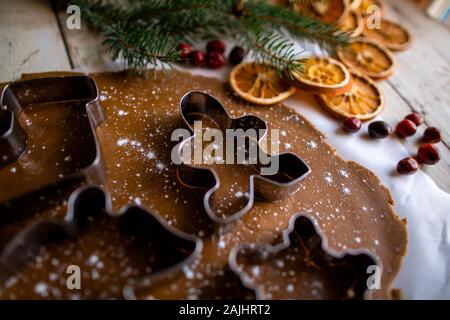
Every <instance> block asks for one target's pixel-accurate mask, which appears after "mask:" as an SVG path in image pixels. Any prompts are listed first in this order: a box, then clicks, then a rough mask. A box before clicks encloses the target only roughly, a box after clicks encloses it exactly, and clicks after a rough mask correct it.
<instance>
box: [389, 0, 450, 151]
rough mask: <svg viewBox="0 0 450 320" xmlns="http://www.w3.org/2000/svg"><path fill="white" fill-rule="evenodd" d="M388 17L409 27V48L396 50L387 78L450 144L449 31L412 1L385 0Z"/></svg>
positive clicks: (412, 107) (404, 98) (406, 100)
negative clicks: (411, 39)
mask: <svg viewBox="0 0 450 320" xmlns="http://www.w3.org/2000/svg"><path fill="white" fill-rule="evenodd" d="M385 3H386V4H387V5H386V9H387V10H386V14H387V17H389V18H392V19H393V20H394V21H398V22H400V23H402V24H403V25H405V27H407V28H408V29H409V30H411V31H412V32H413V34H414V37H415V38H416V40H415V43H414V46H413V47H412V49H410V50H407V51H404V52H400V53H396V58H397V59H396V63H397V66H396V74H395V75H394V76H393V77H391V78H389V80H388V82H389V84H390V85H391V86H392V88H393V89H394V90H395V91H396V92H397V94H398V95H399V96H400V97H402V99H403V100H404V101H405V102H406V103H407V104H408V105H409V106H410V107H411V109H413V110H415V111H417V112H420V113H422V114H423V115H424V116H425V121H426V122H427V123H428V124H430V125H435V126H437V127H439V128H440V129H441V130H442V131H443V133H444V137H445V138H444V142H445V143H446V144H447V146H449V145H450V126H449V125H448V123H449V121H450V31H449V30H448V29H447V28H446V27H445V26H444V25H443V24H439V23H437V22H436V21H434V20H432V19H431V18H430V17H428V16H427V15H426V14H425V13H423V12H421V11H419V10H418V9H417V7H416V6H415V5H414V3H413V2H412V1H408V0H390V1H385Z"/></svg>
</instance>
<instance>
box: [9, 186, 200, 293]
mask: <svg viewBox="0 0 450 320" xmlns="http://www.w3.org/2000/svg"><path fill="white" fill-rule="evenodd" d="M93 197H95V200H93ZM93 204H95V205H97V206H98V205H99V204H100V206H98V208H95V209H97V210H102V211H103V210H104V211H105V212H99V214H105V215H106V216H108V217H109V218H110V219H118V223H119V224H122V225H125V224H127V223H136V221H132V222H129V221H128V220H129V219H133V218H134V219H138V220H139V222H138V223H137V224H139V226H147V227H149V228H151V227H152V226H150V224H151V223H152V222H156V224H157V226H159V227H161V228H162V229H163V230H165V231H167V232H168V233H170V234H171V235H172V236H174V238H177V239H179V240H181V241H182V242H184V243H185V244H186V246H189V247H190V248H191V253H190V254H189V255H188V256H187V257H186V258H184V259H182V260H180V262H178V263H176V264H174V265H172V266H170V267H167V268H164V269H161V270H159V271H156V272H154V273H152V274H150V275H145V276H140V277H136V278H130V279H129V280H128V283H126V284H125V285H124V286H123V288H122V295H123V297H124V298H125V299H128V300H134V299H137V297H136V294H135V289H136V288H138V287H139V285H142V284H146V285H148V284H150V283H152V284H153V283H155V282H158V281H165V280H168V279H171V278H172V277H177V276H179V275H181V274H182V273H183V267H185V266H190V265H192V264H193V263H194V262H195V261H196V260H197V259H198V258H199V256H200V254H201V251H202V248H203V242H202V240H201V239H200V238H197V237H195V236H191V235H189V234H186V233H184V232H182V231H179V230H177V229H175V228H174V227H171V226H170V225H169V224H167V223H166V222H165V221H164V219H162V218H161V217H160V216H159V215H158V214H156V213H155V212H153V211H150V210H147V209H144V208H141V207H138V206H133V205H126V206H124V207H122V208H121V209H120V210H119V211H118V212H117V213H114V212H113V210H112V202H111V198H110V195H109V193H108V192H105V191H104V190H103V189H101V188H99V187H97V186H92V185H88V186H85V187H81V188H78V189H76V190H75V191H74V192H73V193H72V194H71V196H70V198H69V201H68V209H67V214H66V216H65V219H64V220H58V219H54V218H50V219H46V220H41V221H37V222H35V223H33V224H32V225H30V226H28V227H27V228H25V229H23V230H22V231H21V232H20V233H19V234H17V235H16V236H15V237H14V238H13V239H12V240H10V241H9V243H8V244H7V245H6V246H5V247H4V249H3V250H2V251H1V252H0V286H4V285H5V283H6V282H7V280H8V279H9V278H10V277H12V276H14V275H16V274H17V273H18V272H17V270H19V269H21V268H23V267H24V266H25V264H26V263H27V262H28V261H30V259H32V258H33V257H34V255H36V253H37V252H38V250H39V248H40V247H41V246H42V245H45V244H47V243H52V242H57V241H61V240H62V239H67V238H75V237H78V236H81V237H82V234H83V222H85V221H86V220H85V219H86V218H87V217H89V216H90V213H92V211H93V209H92V207H93ZM95 205H94V206H95ZM96 213H97V212H96ZM131 216H134V217H133V218H129V217H131ZM127 219H128V220H127ZM149 219H151V221H150V220H149ZM24 252H26V253H27V254H26V255H24V254H23V253H24ZM19 273H20V272H19Z"/></svg>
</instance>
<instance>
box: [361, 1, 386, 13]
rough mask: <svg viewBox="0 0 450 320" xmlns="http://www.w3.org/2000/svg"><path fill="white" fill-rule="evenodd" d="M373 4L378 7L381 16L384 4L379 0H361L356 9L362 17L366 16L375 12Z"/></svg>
mask: <svg viewBox="0 0 450 320" xmlns="http://www.w3.org/2000/svg"><path fill="white" fill-rule="evenodd" d="M374 6H377V7H378V10H380V14H381V16H383V13H384V6H383V2H381V1H380V0H362V1H361V4H360V5H359V7H358V9H357V10H358V12H359V13H360V14H361V15H362V16H363V17H367V16H370V15H371V14H374V13H375V12H374V11H373V9H376V8H375V7H374Z"/></svg>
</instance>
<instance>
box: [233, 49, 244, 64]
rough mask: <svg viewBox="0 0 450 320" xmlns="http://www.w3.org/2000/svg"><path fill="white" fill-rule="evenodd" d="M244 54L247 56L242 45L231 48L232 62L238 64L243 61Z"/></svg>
mask: <svg viewBox="0 0 450 320" xmlns="http://www.w3.org/2000/svg"><path fill="white" fill-rule="evenodd" d="M244 56H245V51H244V49H243V48H242V47H238V46H236V47H234V48H233V50H231V52H230V56H229V59H230V63H231V64H232V65H237V64H239V63H241V62H242V60H244Z"/></svg>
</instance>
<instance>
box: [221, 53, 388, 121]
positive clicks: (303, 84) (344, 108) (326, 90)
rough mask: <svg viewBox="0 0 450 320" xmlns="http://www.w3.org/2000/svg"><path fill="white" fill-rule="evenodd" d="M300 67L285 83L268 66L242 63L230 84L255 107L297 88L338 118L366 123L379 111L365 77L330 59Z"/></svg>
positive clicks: (377, 96)
mask: <svg viewBox="0 0 450 320" xmlns="http://www.w3.org/2000/svg"><path fill="white" fill-rule="evenodd" d="M302 65H303V68H302V70H301V71H300V70H298V71H296V72H292V74H291V77H290V78H291V80H287V79H282V78H280V77H278V76H277V74H276V72H275V70H274V69H273V68H272V67H270V66H266V65H261V64H258V63H254V62H248V63H242V64H240V65H238V66H236V67H235V68H234V69H233V70H232V72H231V74H230V84H231V87H232V89H233V90H234V92H235V93H236V94H237V95H238V96H240V97H241V98H242V99H244V100H246V101H248V102H251V103H254V104H259V105H272V104H275V103H278V102H281V101H283V100H285V99H287V98H289V97H290V96H291V95H292V94H293V93H294V92H295V89H296V88H298V89H300V90H304V91H307V92H309V93H312V94H315V95H317V98H318V100H319V101H320V103H321V105H322V106H323V107H324V108H325V109H326V110H328V111H329V112H331V114H333V115H335V116H338V117H344V118H345V117H350V116H352V117H357V118H359V119H361V120H369V119H372V118H373V117H375V116H377V115H378V114H380V113H381V112H382V111H383V107H384V99H383V95H382V93H381V91H380V90H379V89H378V87H377V85H376V84H375V83H374V82H373V81H372V80H370V79H369V78H368V77H366V76H364V75H360V74H358V73H353V74H351V73H350V71H349V70H348V69H347V68H346V67H345V66H344V65H343V64H342V63H340V62H339V61H337V60H334V59H332V58H323V57H312V58H308V59H304V60H302Z"/></svg>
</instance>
